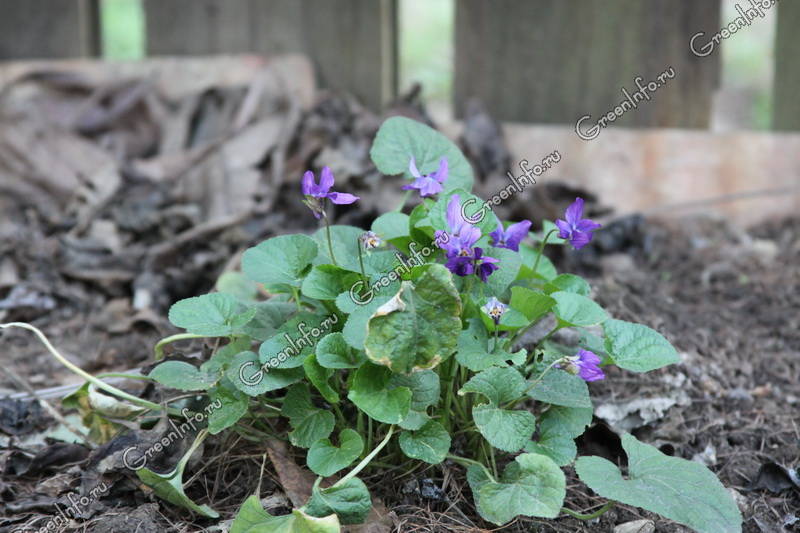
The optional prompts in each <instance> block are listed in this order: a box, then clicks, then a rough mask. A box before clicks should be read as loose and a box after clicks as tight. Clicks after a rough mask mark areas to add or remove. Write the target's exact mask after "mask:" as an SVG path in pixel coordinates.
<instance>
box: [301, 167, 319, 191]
mask: <svg viewBox="0 0 800 533" xmlns="http://www.w3.org/2000/svg"><path fill="white" fill-rule="evenodd" d="M301 183H302V189H303V194H305V195H306V196H311V195H312V194H314V190H315V189H316V188H317V184H316V181H315V180H314V173H313V172H311V171H310V170H306V172H305V174H303V181H302V182H301Z"/></svg>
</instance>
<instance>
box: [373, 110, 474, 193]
mask: <svg viewBox="0 0 800 533" xmlns="http://www.w3.org/2000/svg"><path fill="white" fill-rule="evenodd" d="M369 155H370V157H371V158H372V162H373V163H375V166H376V167H378V170H380V171H381V172H382V173H383V174H386V175H389V176H392V175H395V174H403V175H405V176H406V177H408V178H410V177H411V175H410V173H409V171H408V166H409V162H410V161H411V158H412V157H413V158H414V159H415V161H416V165H417V169H418V170H419V171H420V172H421V173H423V174H430V173H431V172H435V171H436V170H437V169H438V168H439V161H440V160H441V158H442V157H445V158H447V166H448V176H447V180H446V181H445V182H444V190H445V191H449V190H452V189H457V188H462V189H466V190H471V189H472V182H473V174H472V166H471V165H470V164H469V161H467V159H466V158H465V157H464V154H462V153H461V150H459V149H458V147H457V146H456V145H455V144H453V142H452V141H451V140H450V139H448V138H447V137H445V136H444V135H442V134H441V133H439V132H438V131H436V130H434V129H433V128H431V127H428V126H426V125H425V124H422V123H421V122H417V121H415V120H411V119H409V118H405V117H392V118H390V119H388V120H386V121H385V122H384V123H383V124H382V125H381V127H380V129H379V130H378V133H377V135H376V136H375V141H374V142H373V143H372V149H371V150H370V152H369Z"/></svg>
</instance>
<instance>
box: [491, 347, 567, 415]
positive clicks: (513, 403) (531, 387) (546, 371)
mask: <svg viewBox="0 0 800 533" xmlns="http://www.w3.org/2000/svg"><path fill="white" fill-rule="evenodd" d="M561 362H563V361H562V359H556V360H555V361H553V362H552V363H550V365H548V367H547V368H545V369H544V370H543V371H542V373H541V374H539V377H537V378H536V379H534V380H533V381H531V382H530V384H529V385H528V388H526V389H525V392H523V393H522V394H521V395H520V397H519V398H517V399H516V400H513V401H511V402H509V403H508V404H507V405H506V406H505V407H504V409H511V408H512V407H514V406H515V405H517V404H518V403H519V402H520V401H521V400H522V399H523V398H524V397H525V396H527V395H528V393H529V392H530V391H532V390H533V388H534V387H536V385H538V384H539V383H541V381H542V380H543V379H544V376H545V375H546V374H547V373H548V372H550V369H552V368H553V367H554V366H556V365H557V364H559V363H561Z"/></svg>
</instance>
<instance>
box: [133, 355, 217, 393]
mask: <svg viewBox="0 0 800 533" xmlns="http://www.w3.org/2000/svg"><path fill="white" fill-rule="evenodd" d="M147 377H149V378H151V379H154V380H156V381H158V382H159V383H161V384H162V385H164V386H165V387H169V388H171V389H178V390H183V391H190V390H207V389H210V388H211V387H212V386H213V385H214V383H216V382H217V380H218V379H219V375H218V374H207V373H205V372H202V371H200V370H198V369H197V368H196V367H194V366H193V365H190V364H189V363H186V362H184V361H166V362H164V363H161V364H160V365H158V366H157V367H155V368H154V369H153V370H151V371H150V374H149V375H148V376H147Z"/></svg>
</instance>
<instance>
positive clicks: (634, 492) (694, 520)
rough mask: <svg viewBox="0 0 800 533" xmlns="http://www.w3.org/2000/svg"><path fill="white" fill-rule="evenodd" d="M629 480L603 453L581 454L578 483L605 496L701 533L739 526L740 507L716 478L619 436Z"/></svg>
mask: <svg viewBox="0 0 800 533" xmlns="http://www.w3.org/2000/svg"><path fill="white" fill-rule="evenodd" d="M622 447H623V449H624V450H625V453H626V454H627V455H628V478H627V479H625V478H623V477H622V472H620V470H619V468H618V467H617V465H615V464H614V463H612V462H610V461H608V460H606V459H603V458H601V457H580V458H578V460H577V461H576V463H575V470H576V472H577V473H578V477H580V479H581V481H583V482H584V483H586V485H588V486H589V488H591V489H592V490H593V491H595V492H597V493H598V494H599V495H600V496H603V497H604V498H609V499H612V500H616V501H619V502H622V503H624V504H627V505H633V506H635V507H641V508H643V509H647V510H648V511H652V512H654V513H658V514H660V515H662V516H664V517H666V518H669V519H670V520H674V521H676V522H679V523H681V524H685V525H687V526H689V527H691V528H692V529H694V530H696V531H698V532H699V533H733V532H737V531H741V530H742V516H741V513H740V512H739V508H738V507H737V505H736V502H734V500H733V498H732V497H731V495H730V493H729V492H728V491H727V490H726V489H725V487H724V486H723V485H722V483H720V482H719V480H718V479H717V477H716V476H715V475H714V474H713V473H712V472H711V471H710V470H709V469H707V468H706V467H705V466H703V465H701V464H700V463H697V462H695V461H687V460H685V459H680V458H678V457H670V456H668V455H664V454H663V453H661V452H660V451H658V449H657V448H655V447H653V446H649V445H647V444H644V443H642V442H639V441H638V440H636V438H634V437H633V436H631V435H629V434H627V433H626V434H625V435H623V436H622Z"/></svg>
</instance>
